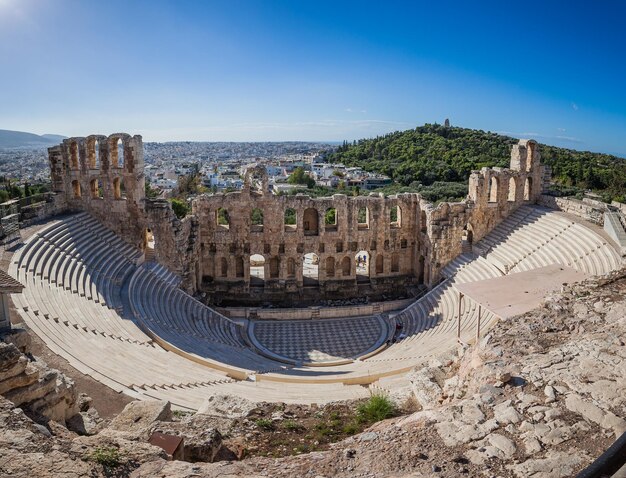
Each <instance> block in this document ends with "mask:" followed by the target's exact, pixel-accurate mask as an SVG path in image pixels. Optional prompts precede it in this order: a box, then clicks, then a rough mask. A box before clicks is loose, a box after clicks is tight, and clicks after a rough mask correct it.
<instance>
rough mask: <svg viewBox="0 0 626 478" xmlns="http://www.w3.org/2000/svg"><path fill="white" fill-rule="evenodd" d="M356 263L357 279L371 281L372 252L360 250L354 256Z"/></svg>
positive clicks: (358, 280)
mask: <svg viewBox="0 0 626 478" xmlns="http://www.w3.org/2000/svg"><path fill="white" fill-rule="evenodd" d="M354 263H355V265H356V281H357V282H369V281H370V254H369V252H367V251H359V252H357V253H356V255H355V256H354Z"/></svg>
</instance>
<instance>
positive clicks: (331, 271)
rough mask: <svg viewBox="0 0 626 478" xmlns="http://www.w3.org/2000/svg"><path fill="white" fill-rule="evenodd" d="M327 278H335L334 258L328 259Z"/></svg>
mask: <svg viewBox="0 0 626 478" xmlns="http://www.w3.org/2000/svg"><path fill="white" fill-rule="evenodd" d="M326 277H335V259H334V258H333V257H327V258H326Z"/></svg>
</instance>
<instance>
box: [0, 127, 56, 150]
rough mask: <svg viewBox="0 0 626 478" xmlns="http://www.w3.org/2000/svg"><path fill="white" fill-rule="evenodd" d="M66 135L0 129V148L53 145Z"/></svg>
mask: <svg viewBox="0 0 626 478" xmlns="http://www.w3.org/2000/svg"><path fill="white" fill-rule="evenodd" d="M65 138H67V136H62V135H59V134H42V135H38V134H34V133H27V132H25V131H12V130H8V129H0V149H22V148H37V147H44V146H54V145H55V144H59V143H60V142H61V141H63V140H64V139H65Z"/></svg>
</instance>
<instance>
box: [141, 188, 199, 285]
mask: <svg viewBox="0 0 626 478" xmlns="http://www.w3.org/2000/svg"><path fill="white" fill-rule="evenodd" d="M146 214H147V225H148V228H149V229H150V231H151V232H152V234H153V236H154V254H155V258H156V260H157V262H158V263H160V264H163V265H165V266H166V267H167V268H168V269H169V270H170V271H172V272H174V273H175V274H177V275H178V276H179V277H180V278H181V286H182V287H183V288H184V289H185V290H187V292H190V293H193V292H195V291H196V290H197V287H196V284H197V279H196V278H197V273H196V268H197V267H198V258H199V255H200V253H199V249H200V242H199V241H197V240H196V238H197V235H198V219H197V218H196V217H195V216H187V217H185V218H184V219H182V220H181V219H179V218H177V217H176V214H174V211H173V210H172V206H171V205H170V203H169V201H167V200H164V199H157V200H147V201H146Z"/></svg>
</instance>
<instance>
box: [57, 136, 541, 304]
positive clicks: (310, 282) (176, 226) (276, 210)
mask: <svg viewBox="0 0 626 478" xmlns="http://www.w3.org/2000/svg"><path fill="white" fill-rule="evenodd" d="M122 158H123V159H122ZM49 161H50V168H51V175H52V184H53V190H54V191H55V192H56V193H57V202H61V203H62V205H63V206H64V207H65V208H66V209H67V210H84V211H88V212H89V213H91V214H92V215H93V216H95V217H96V218H98V219H99V220H100V221H101V222H103V223H104V224H105V225H107V226H108V227H109V228H111V229H112V230H113V231H115V232H116V233H118V234H119V235H120V236H122V237H123V238H124V239H125V240H127V241H128V242H130V243H131V244H134V245H136V246H138V247H140V248H142V249H145V248H146V247H147V232H148V231H150V232H151V233H152V234H153V236H154V255H155V258H156V260H157V261H158V262H159V263H161V264H163V265H164V266H166V267H167V268H169V269H170V270H171V271H172V272H174V273H176V274H178V275H179V276H180V277H181V279H182V282H181V286H182V287H183V288H184V289H186V290H187V291H188V292H196V291H201V292H204V293H205V294H206V295H208V297H209V298H210V299H211V298H212V299H214V300H215V299H218V300H217V302H219V301H220V300H226V301H228V300H231V301H233V302H235V304H233V305H236V304H242V305H246V303H247V302H248V301H249V302H250V303H253V302H255V301H257V302H258V301H266V300H274V299H275V300H280V301H284V300H285V298H289V297H291V298H292V299H293V300H294V301H295V302H299V301H303V300H304V301H306V299H307V298H320V297H322V298H331V299H334V298H349V297H364V296H367V297H370V298H371V299H379V298H383V297H387V298H388V297H390V296H393V295H394V293H395V292H397V291H398V290H402V291H406V290H407V287H408V288H410V287H411V286H418V285H421V284H423V285H425V286H426V287H432V286H434V285H435V284H437V283H438V282H439V281H440V279H441V274H440V271H441V269H442V268H443V267H444V266H445V265H446V264H447V263H448V262H449V261H450V260H452V259H454V258H455V257H456V256H457V255H459V254H460V253H462V252H469V251H471V247H472V243H473V242H475V241H478V240H480V239H481V238H483V237H484V236H485V235H486V234H488V233H489V231H491V230H492V229H493V228H494V227H495V226H496V225H497V224H498V223H499V222H500V221H502V220H503V219H504V218H506V217H507V216H508V215H509V214H510V213H511V212H513V211H514V210H515V209H516V208H517V207H519V206H520V205H522V204H525V203H536V202H537V201H538V199H539V198H540V197H541V192H542V190H543V186H544V181H545V180H546V177H547V176H549V174H548V170H547V169H546V168H545V167H544V166H543V165H541V164H540V154H539V151H538V147H537V143H536V142H535V141H532V140H520V142H519V143H518V144H517V145H514V146H513V148H512V151H511V163H510V168H483V169H481V170H479V171H473V172H472V173H471V176H470V178H469V192H468V196H467V198H466V199H465V200H464V201H461V202H458V203H448V202H442V203H439V204H438V205H433V204H431V203H429V202H428V201H426V200H424V199H423V198H422V197H421V196H420V195H419V194H417V193H406V194H398V195H395V196H389V197H384V196H382V195H379V194H375V193H372V194H370V195H369V196H358V197H349V196H346V195H343V194H336V195H334V196H332V197H326V198H311V197H309V196H307V195H304V194H297V195H295V196H285V195H274V194H272V193H270V192H269V187H268V178H267V175H266V173H265V170H264V169H263V168H262V167H256V168H253V169H251V170H249V171H247V173H246V177H245V181H244V188H243V189H242V190H241V191H236V192H231V193H226V194H223V193H218V194H212V195H201V196H199V197H197V198H195V199H193V201H192V213H191V215H189V216H187V217H186V218H184V219H182V220H180V219H178V218H177V217H176V216H175V214H174V213H173V211H172V208H171V206H170V204H169V202H167V201H165V200H146V199H145V184H144V173H143V165H144V163H143V146H142V139H141V136H132V137H131V136H130V135H128V134H122V133H120V134H113V135H111V136H108V137H106V136H97V135H92V136H88V137H86V138H69V139H66V140H64V141H63V143H62V144H61V145H59V146H56V147H54V148H50V149H49ZM358 256H361V257H362V258H363V257H364V256H365V257H366V261H365V266H363V263H362V264H361V267H360V268H359V270H358V271H357V267H356V266H357V257H358ZM253 268H254V270H255V271H256V272H255V274H252V269H253ZM305 269H306V270H307V271H308V272H305ZM315 269H316V270H315ZM312 270H313V271H314V273H313V275H312V274H311V271H312ZM260 271H262V273H259V272H260Z"/></svg>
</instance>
